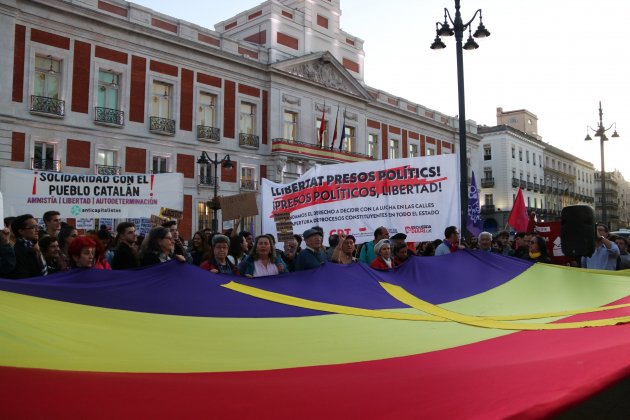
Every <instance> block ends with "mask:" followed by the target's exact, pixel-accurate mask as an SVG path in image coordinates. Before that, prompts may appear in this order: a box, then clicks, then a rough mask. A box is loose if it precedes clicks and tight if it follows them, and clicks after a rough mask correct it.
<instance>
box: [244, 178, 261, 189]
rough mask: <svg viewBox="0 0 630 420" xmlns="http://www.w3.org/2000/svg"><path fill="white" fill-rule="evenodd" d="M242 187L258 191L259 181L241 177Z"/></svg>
mask: <svg viewBox="0 0 630 420" xmlns="http://www.w3.org/2000/svg"><path fill="white" fill-rule="evenodd" d="M241 189H242V190H248V191H257V190H258V183H257V182H256V181H255V180H253V179H241Z"/></svg>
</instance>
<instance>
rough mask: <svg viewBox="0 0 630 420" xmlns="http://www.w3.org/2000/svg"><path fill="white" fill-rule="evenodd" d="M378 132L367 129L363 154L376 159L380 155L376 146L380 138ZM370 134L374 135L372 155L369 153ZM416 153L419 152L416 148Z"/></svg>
mask: <svg viewBox="0 0 630 420" xmlns="http://www.w3.org/2000/svg"><path fill="white" fill-rule="evenodd" d="M380 135H381V134H380V133H379V132H378V131H368V133H367V141H366V142H365V154H366V155H368V156H371V157H372V158H374V159H378V158H379V155H380V151H379V147H378V139H379V138H380ZM370 136H374V139H375V142H374V156H372V155H371V154H370V144H371V143H370ZM418 153H420V151H419V149H418Z"/></svg>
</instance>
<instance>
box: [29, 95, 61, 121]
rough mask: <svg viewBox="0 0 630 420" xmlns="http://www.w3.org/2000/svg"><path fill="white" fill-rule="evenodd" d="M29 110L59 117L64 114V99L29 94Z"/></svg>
mask: <svg viewBox="0 0 630 420" xmlns="http://www.w3.org/2000/svg"><path fill="white" fill-rule="evenodd" d="M31 112H32V113H33V114H42V115H49V116H54V117H59V118H61V117H63V116H64V115H65V114H66V101H60V100H59V99H54V98H47V97H45V96H36V95H31Z"/></svg>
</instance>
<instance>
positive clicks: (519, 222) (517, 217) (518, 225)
mask: <svg viewBox="0 0 630 420" xmlns="http://www.w3.org/2000/svg"><path fill="white" fill-rule="evenodd" d="M528 223H529V217H527V208H526V207H525V198H523V191H522V190H521V189H520V188H519V189H518V194H516V199H515V200H514V205H513V206H512V211H511V212H510V217H509V218H508V224H509V225H510V226H512V227H513V228H514V230H515V231H517V232H525V231H527V224H528Z"/></svg>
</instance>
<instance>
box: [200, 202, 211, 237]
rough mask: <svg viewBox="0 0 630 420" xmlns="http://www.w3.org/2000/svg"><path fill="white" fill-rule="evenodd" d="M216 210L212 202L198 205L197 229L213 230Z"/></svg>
mask: <svg viewBox="0 0 630 420" xmlns="http://www.w3.org/2000/svg"><path fill="white" fill-rule="evenodd" d="M213 218H214V210H213V208H212V203H211V202H203V201H202V202H199V204H198V205H197V229H198V230H202V229H205V228H212V219H213Z"/></svg>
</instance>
